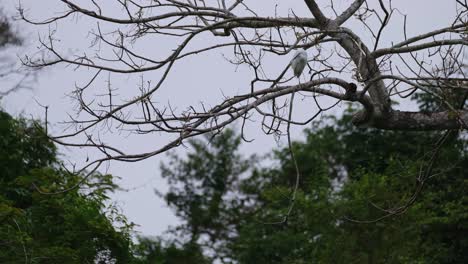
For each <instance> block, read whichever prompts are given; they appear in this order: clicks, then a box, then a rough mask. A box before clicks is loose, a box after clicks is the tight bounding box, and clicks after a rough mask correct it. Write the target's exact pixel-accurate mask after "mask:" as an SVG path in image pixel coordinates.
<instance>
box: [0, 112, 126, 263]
mask: <svg viewBox="0 0 468 264" xmlns="http://www.w3.org/2000/svg"><path fill="white" fill-rule="evenodd" d="M0 149H1V150H2V151H1V152H0V171H1V175H0V176H1V177H0V223H1V224H0V262H1V263H95V262H96V261H100V263H112V262H117V263H129V262H130V261H131V259H132V255H131V251H130V246H131V240H130V236H129V232H130V229H131V225H130V224H128V223H127V222H126V220H125V218H124V217H122V216H121V215H120V213H119V212H118V211H116V210H117V209H116V208H115V207H113V206H112V205H110V206H108V205H106V204H107V203H108V201H107V200H108V197H107V193H108V192H109V191H112V190H114V189H115V188H116V185H115V184H114V183H113V182H112V176H110V175H100V174H93V175H92V176H91V178H90V179H89V180H87V181H85V183H84V185H83V186H82V188H83V189H84V190H83V191H79V190H77V189H74V190H71V191H68V192H65V193H63V194H55V195H50V194H49V195H47V194H41V193H39V192H38V190H37V189H39V190H41V191H42V192H56V191H59V190H61V189H62V188H64V187H66V186H71V185H73V184H74V183H76V182H77V181H79V180H81V177H82V176H80V175H71V174H70V173H68V172H66V171H64V170H61V169H59V166H58V164H57V162H58V161H57V158H56V156H57V153H56V149H55V147H54V145H53V144H52V143H51V142H50V141H49V140H48V139H47V138H46V137H45V136H44V133H43V131H42V128H41V127H40V126H39V125H38V124H37V123H35V122H31V121H26V120H24V119H14V118H12V117H11V116H9V115H8V114H7V113H4V112H0ZM36 188H37V189H36ZM116 219H117V220H119V219H120V225H121V226H122V228H121V229H120V230H116V228H115V227H114V226H113V221H114V223H115V220H116ZM117 223H118V222H117Z"/></svg>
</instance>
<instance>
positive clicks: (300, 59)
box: [290, 49, 307, 78]
mask: <svg viewBox="0 0 468 264" xmlns="http://www.w3.org/2000/svg"><path fill="white" fill-rule="evenodd" d="M306 64H307V52H306V51H305V50H304V49H298V50H297V51H296V54H294V57H293V58H292V60H291V63H290V65H291V68H292V69H293V71H294V75H295V76H296V77H297V78H299V76H300V75H301V73H302V71H303V70H304V68H305V66H306Z"/></svg>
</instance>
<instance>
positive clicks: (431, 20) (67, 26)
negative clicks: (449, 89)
mask: <svg viewBox="0 0 468 264" xmlns="http://www.w3.org/2000/svg"><path fill="white" fill-rule="evenodd" d="M0 1H1V3H2V6H3V7H4V9H5V10H6V11H7V12H8V13H9V14H14V12H15V6H17V5H18V1H17V0H0ZM107 1H109V0H107ZM76 2H77V3H79V2H87V1H76ZM100 2H101V3H104V5H105V2H106V1H100ZM249 2H250V5H251V6H252V8H253V9H254V10H256V11H258V12H259V13H260V14H267V15H268V14H269V15H272V14H273V12H274V6H275V4H276V3H278V6H279V9H278V13H281V12H283V14H284V15H287V11H288V9H292V10H294V12H295V13H296V14H297V15H303V16H308V15H309V13H308V10H307V9H306V8H305V5H304V4H303V1H301V0H294V1H279V0H278V1H266V0H262V1H258V0H252V1H247V3H249ZM318 2H319V3H320V4H324V5H326V3H329V1H318ZM349 2H351V1H345V0H342V1H334V3H336V5H337V6H339V5H340V3H345V4H346V3H349ZM368 2H369V3H370V4H376V3H378V1H377V0H371V1H368ZM21 4H22V5H23V7H24V8H26V9H27V14H28V15H29V16H30V17H31V18H36V19H39V18H44V17H47V16H50V15H53V14H54V12H56V11H60V10H63V7H62V6H61V4H60V3H59V1H57V0H40V1H38V0H22V1H21ZM393 7H395V8H398V10H399V12H400V13H402V14H406V15H407V19H408V21H407V22H408V28H407V29H408V35H409V36H412V35H415V34H418V33H422V32H426V31H430V30H433V29H437V28H441V27H444V26H447V25H448V23H450V22H451V20H452V19H453V15H454V14H455V0H412V1H405V0H394V1H393ZM113 12H115V13H116V14H118V12H120V10H118V9H116V10H113ZM402 21H403V19H402V16H398V15H395V17H394V18H393V20H392V23H391V24H390V26H389V27H388V28H386V29H385V32H384V38H383V39H382V42H381V45H380V46H381V47H383V46H385V45H389V44H390V43H391V42H392V41H399V40H400V41H401V40H402V38H403V32H402ZM92 25H93V24H92V22H90V21H89V20H78V19H68V20H67V22H66V23H64V22H59V23H58V24H57V25H56V28H55V27H52V28H49V27H48V26H43V27H33V26H31V25H28V24H25V23H23V22H18V25H17V26H18V29H19V31H20V32H21V34H22V35H23V36H24V37H25V38H26V40H27V45H26V46H25V47H24V48H21V49H20V50H18V51H17V52H18V54H19V55H20V56H21V55H23V54H31V53H34V52H35V50H36V47H37V43H35V42H36V41H37V38H38V36H40V35H44V34H47V32H48V31H49V30H51V29H57V37H58V38H60V39H62V40H63V41H62V45H69V46H65V47H63V48H64V49H65V50H68V52H69V54H73V52H74V51H76V50H79V49H83V48H85V47H87V45H88V44H89V39H87V37H88V34H87V32H88V30H89V28H90V27H91V26H92ZM346 26H348V27H351V28H352V29H353V30H356V31H357V32H361V33H362V26H361V25H359V24H357V23H349V24H346ZM197 45H203V43H202V42H198V43H197ZM168 48H171V46H170V43H169V42H165V41H159V40H158V41H147V42H145V43H141V44H139V46H138V49H139V50H141V51H145V52H146V53H148V54H153V55H154V56H156V57H157V56H158V55H159V56H161V55H163V50H164V49H168ZM223 52H229V50H223ZM227 55H229V54H227ZM289 59H290V56H283V57H280V58H276V61H274V63H273V62H272V61H270V62H271V63H272V65H268V66H267V70H271V71H280V70H279V69H282V67H284V66H285V65H287V63H288V61H289ZM92 73H94V72H93V71H90V72H87V71H86V70H84V69H83V70H74V69H73V68H70V67H68V68H65V67H64V65H60V64H59V65H57V66H54V67H49V68H47V69H44V70H43V71H41V72H40V74H39V77H38V80H37V83H36V85H35V86H34V89H33V90H32V91H20V92H18V93H16V94H13V95H11V96H9V97H7V98H5V99H3V100H2V102H1V104H2V106H3V107H4V108H5V109H6V110H7V111H9V112H11V113H13V114H15V115H18V114H23V115H25V116H34V117H36V118H43V116H44V115H43V112H42V109H41V107H39V105H37V103H36V101H38V102H40V103H41V104H43V105H49V107H50V108H49V109H50V112H49V122H50V123H51V124H52V131H53V132H55V133H59V132H60V131H61V129H63V126H60V125H59V124H58V123H59V122H61V121H65V120H67V113H73V103H72V101H71V99H69V98H68V97H67V96H66V94H67V93H69V92H70V91H72V90H73V88H74V85H75V83H80V84H82V83H84V82H85V81H86V80H87V79H86V78H88V77H89V76H90V74H92ZM250 78H251V73H250V72H249V71H248V70H247V69H246V68H242V67H241V68H238V69H237V70H236V68H235V67H234V66H233V65H231V64H229V63H228V62H227V61H226V60H224V59H223V56H222V53H221V51H215V52H210V53H208V54H207V55H204V56H195V57H191V58H190V59H188V60H185V61H184V63H178V64H177V65H176V68H175V69H174V71H173V72H172V73H171V75H170V76H169V78H168V80H167V82H166V85H165V86H164V88H163V90H162V91H161V93H160V94H159V95H158V101H160V102H162V103H164V102H171V104H172V105H174V106H178V107H180V108H186V107H187V106H189V105H191V104H198V103H199V102H206V103H208V104H214V103H216V102H219V101H220V100H221V98H222V95H223V94H227V95H236V94H238V93H240V92H241V91H245V90H246V89H247V90H248V89H249V86H248V85H249V82H250ZM137 79H138V75H133V76H131V77H128V76H122V75H113V83H112V85H113V87H118V88H120V90H119V93H120V94H121V95H122V97H126V98H131V97H132V96H134V95H135V92H136V91H138V90H137V87H136V83H137ZM405 106H407V105H405V103H404V102H403V104H402V107H405ZM408 107H411V106H409V105H408ZM308 111H310V110H309V109H308V106H307V105H304V104H302V105H300V106H299V107H296V108H295V113H296V114H297V115H299V116H301V115H304V116H305V114H306V113H308ZM340 111H341V109H340V108H336V109H334V110H333V111H332V112H329V113H332V114H339V113H340ZM302 129H303V128H302V127H296V128H294V130H293V136H294V138H297V139H300V138H301V131H302ZM102 136H105V137H107V138H108V139H109V141H110V142H112V143H113V144H116V145H119V146H123V147H125V148H127V149H130V150H133V151H134V152H138V151H141V150H146V149H148V148H151V147H154V146H155V145H157V146H160V145H162V144H164V143H165V142H167V140H168V137H167V136H165V135H161V134H156V135H147V136H134V135H122V134H117V133H114V134H112V133H106V134H104V135H102ZM247 136H248V137H249V138H255V141H254V142H252V143H250V144H247V143H246V144H244V147H243V149H242V150H243V151H244V152H245V153H246V155H248V154H251V153H265V152H268V151H269V150H271V149H272V148H274V147H276V146H277V143H276V142H275V140H274V138H273V137H271V136H265V135H263V133H262V132H261V130H260V124H259V122H258V123H251V124H249V126H248V128H247ZM60 150H61V152H62V153H63V156H62V158H63V159H65V160H71V161H73V162H78V163H83V162H84V161H85V160H86V157H87V156H88V155H90V156H92V155H93V154H94V153H93V152H87V151H86V150H80V149H67V148H61V149H60ZM177 151H179V152H180V153H183V151H184V150H183V147H181V149H179V150H177ZM163 160H164V155H162V156H157V157H154V158H151V159H147V160H145V161H142V162H138V163H120V162H112V163H111V164H109V166H108V167H107V172H109V173H112V174H114V175H117V176H120V177H121V178H122V179H121V180H119V181H118V184H120V185H121V186H122V187H123V188H125V189H128V190H129V191H128V192H118V193H116V194H115V195H113V196H112V199H113V201H114V202H116V203H117V204H119V205H120V206H121V208H122V209H123V212H124V214H125V215H126V216H127V217H128V218H129V219H130V221H132V222H134V223H136V224H138V225H139V226H138V227H137V230H138V231H140V232H142V233H143V234H145V235H159V234H161V233H162V232H163V231H164V230H166V228H167V226H169V225H174V224H176V223H177V222H178V220H177V218H176V217H175V216H174V215H173V214H172V212H171V211H170V210H169V209H168V208H167V207H166V206H165V205H164V203H163V202H162V201H161V200H159V199H158V198H157V197H156V195H154V191H153V190H154V189H155V188H156V189H158V190H160V191H164V190H165V188H166V184H165V181H164V180H163V179H161V177H160V173H159V164H160V162H161V161H163ZM105 170H106V167H103V168H102V169H101V171H105Z"/></svg>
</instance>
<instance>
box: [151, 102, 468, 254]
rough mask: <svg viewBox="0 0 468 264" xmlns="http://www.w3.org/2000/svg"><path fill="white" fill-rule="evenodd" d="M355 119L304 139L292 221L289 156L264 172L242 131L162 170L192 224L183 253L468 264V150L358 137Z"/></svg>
mask: <svg viewBox="0 0 468 264" xmlns="http://www.w3.org/2000/svg"><path fill="white" fill-rule="evenodd" d="M351 112H352V110H350V111H348V112H347V113H346V114H345V115H344V116H343V117H342V118H341V119H339V120H336V119H334V118H331V117H330V118H329V119H328V120H326V121H324V122H323V123H315V124H314V125H313V128H312V129H307V130H306V131H305V134H306V139H305V141H304V142H294V144H293V150H294V153H295V156H296V159H297V162H298V165H299V170H300V182H299V188H298V190H297V192H296V195H295V201H294V207H293V209H292V211H291V213H289V214H288V211H289V210H290V208H291V203H292V201H291V198H292V197H293V192H294V191H293V190H294V185H295V181H296V177H297V175H296V170H295V166H294V163H293V162H292V160H291V155H290V151H289V149H288V148H284V149H279V150H277V151H275V152H274V154H273V155H272V160H273V165H271V166H267V167H263V168H262V167H252V165H254V164H255V160H256V159H255V158H253V157H251V158H248V159H245V158H243V157H242V156H241V155H240V154H239V152H238V148H239V144H240V138H239V137H237V136H235V135H234V134H233V132H232V131H225V132H224V133H222V134H220V135H218V136H217V137H214V138H212V139H208V138H207V139H206V140H205V141H201V140H193V141H191V143H190V144H191V149H192V152H190V153H189V154H188V155H187V157H185V158H181V157H178V156H173V157H172V161H171V162H170V163H169V164H168V165H164V166H163V176H164V177H166V178H167V179H168V182H169V184H170V186H171V188H170V191H169V193H167V194H166V195H165V196H164V197H165V199H166V201H167V204H168V205H169V206H170V207H172V208H173V209H174V211H175V213H176V214H177V215H178V216H179V217H181V219H183V220H184V222H183V224H182V225H181V226H179V227H177V228H175V229H174V230H172V231H173V233H174V234H175V237H176V240H177V241H178V242H179V244H181V245H183V246H181V247H180V250H181V251H187V250H193V249H198V250H200V252H205V258H206V259H207V260H206V261H208V262H210V261H212V260H213V259H218V260H222V261H223V262H226V263H230V262H231V261H233V262H237V263H467V262H468V253H467V252H466V248H468V238H467V236H466V234H467V233H468V210H467V206H468V199H467V198H466V196H465V191H466V189H467V188H466V187H467V186H468V181H467V180H468V177H467V174H466V171H467V170H468V155H467V154H468V152H467V150H468V149H467V141H466V140H465V139H464V138H463V137H461V136H460V135H459V134H458V133H457V132H455V131H452V132H443V133H427V132H395V131H382V130H373V129H357V128H355V127H354V126H352V125H349V124H350V122H348V121H349V120H347V119H349V118H351V115H350V113H351ZM172 243H173V242H172ZM190 256H197V257H198V255H197V254H192V255H190V254H188V253H187V259H185V263H201V262H200V261H199V260H195V259H190ZM156 263H158V262H156ZM162 263H165V262H162ZM168 263H172V262H168ZM180 263H184V262H180Z"/></svg>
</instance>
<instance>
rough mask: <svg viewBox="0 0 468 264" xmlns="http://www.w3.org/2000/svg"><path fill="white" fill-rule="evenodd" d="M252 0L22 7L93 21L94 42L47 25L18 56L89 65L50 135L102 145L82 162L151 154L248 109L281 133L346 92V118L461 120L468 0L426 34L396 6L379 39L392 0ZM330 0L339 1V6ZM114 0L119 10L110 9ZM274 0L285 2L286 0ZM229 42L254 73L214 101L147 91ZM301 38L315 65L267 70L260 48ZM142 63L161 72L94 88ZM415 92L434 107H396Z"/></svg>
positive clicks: (390, 124) (401, 123) (412, 126)
mask: <svg viewBox="0 0 468 264" xmlns="http://www.w3.org/2000/svg"><path fill="white" fill-rule="evenodd" d="M256 2H260V1H248V0H245V1H244V0H154V1H149V0H114V1H110V0H106V1H98V0H89V1H70V0H57V3H58V4H63V8H64V12H63V13H62V14H60V15H57V16H53V17H49V18H48V19H46V20H43V21H36V20H34V19H31V18H30V17H29V15H28V14H26V12H25V11H24V10H23V9H22V8H21V7H20V8H19V12H20V14H21V17H22V18H23V19H24V20H25V21H27V22H29V23H31V24H35V25H44V24H50V25H53V24H59V23H60V22H61V21H63V20H66V19H72V18H73V19H88V20H93V21H95V25H96V26H95V27H94V28H90V29H89V32H90V35H89V36H91V37H90V42H91V44H92V46H93V47H95V49H94V51H93V52H94V53H93V54H90V51H84V52H83V54H73V55H74V56H68V55H67V54H66V52H65V50H63V49H62V48H61V46H59V45H56V44H57V40H56V38H55V35H54V34H53V33H54V31H53V30H51V33H50V34H49V36H47V37H46V38H42V39H40V44H41V47H42V49H43V51H44V52H43V53H40V56H29V57H25V58H24V60H23V62H24V64H26V65H28V66H30V67H44V66H51V65H57V64H63V65H71V66H74V67H76V68H78V69H82V70H83V71H91V72H93V77H92V78H91V79H90V80H89V81H88V82H86V84H85V85H82V86H77V87H76V89H75V92H74V98H75V99H76V100H77V102H78V105H79V109H78V111H79V112H80V115H79V118H76V119H73V120H72V122H71V123H72V124H74V126H73V127H72V131H70V132H67V134H63V135H59V136H52V138H53V139H54V140H55V141H56V142H58V143H61V144H64V145H69V146H79V147H93V148H96V149H98V150H99V151H100V152H102V154H103V157H102V158H100V159H97V160H94V161H92V162H90V163H89V164H88V165H87V166H86V167H85V168H84V169H92V168H97V167H98V166H99V165H101V164H102V163H103V162H105V161H109V160H119V161H139V160H143V159H147V158H149V157H152V156H155V155H157V154H160V153H163V152H165V151H167V150H169V149H171V148H174V147H176V146H178V145H180V144H181V143H182V142H183V141H184V140H185V139H187V138H190V137H194V136H197V135H201V134H205V133H207V132H216V131H220V130H222V129H223V128H224V127H226V126H228V125H229V124H231V123H233V122H234V121H237V120H238V121H240V122H241V124H242V126H241V128H242V132H243V130H244V125H245V122H246V121H247V120H249V119H250V118H252V116H253V115H256V116H261V117H262V118H261V119H262V124H261V125H262V130H263V131H264V132H265V133H267V134H284V132H288V131H289V127H290V126H291V125H306V124H308V123H310V122H311V121H312V120H314V119H315V118H318V117H319V116H320V115H319V114H320V113H322V112H324V111H327V110H329V109H331V108H332V107H334V106H337V105H338V103H339V102H343V101H346V102H353V103H355V104H359V105H361V106H362V110H361V111H360V112H359V113H358V114H356V116H355V118H354V120H353V122H354V124H355V125H358V126H367V127H374V128H379V129H391V130H458V129H466V128H467V127H468V126H467V124H468V110H465V109H463V107H464V105H465V99H466V91H467V90H466V89H468V86H467V77H466V75H465V73H464V71H463V68H464V65H466V62H465V60H466V59H465V57H464V55H465V54H464V52H465V48H466V46H467V44H468V39H467V32H468V15H467V14H468V4H467V1H466V0H464V1H463V0H456V3H457V12H456V15H455V16H454V17H453V22H452V23H450V24H447V25H446V26H445V27H443V28H440V29H437V30H433V31H431V32H427V33H424V34H420V35H416V36H408V34H407V33H406V17H404V16H403V17H404V18H405V23H404V25H403V28H402V32H403V34H402V37H401V39H400V40H395V41H394V43H393V44H391V45H389V46H385V47H382V45H381V44H380V43H381V42H382V39H383V38H384V37H385V34H386V33H385V32H386V31H385V29H386V28H387V27H388V26H389V25H390V24H391V23H392V21H393V20H392V19H393V18H394V17H396V16H400V18H401V17H402V15H401V13H400V12H399V10H398V7H395V6H393V5H392V1H391V0H374V1H365V0H354V1H333V0H330V1H325V0H323V1H314V0H303V1H302V2H303V4H304V8H307V9H308V12H307V13H308V14H309V15H307V16H306V17H300V16H297V15H296V13H297V12H295V11H294V10H292V9H289V11H288V12H286V13H284V14H277V13H276V12H275V13H274V14H271V16H261V15H259V13H262V11H263V10H262V7H263V6H265V5H273V4H272V3H271V2H269V1H261V3H256ZM334 2H335V3H334ZM336 2H340V3H341V4H347V6H345V7H344V8H338V6H337V5H336ZM116 5H117V6H118V7H119V8H120V9H119V10H121V13H120V14H115V12H111V11H109V10H110V9H113V8H114V7H115V6H116ZM280 5H288V1H283V2H282V3H281V4H280ZM272 8H273V7H272ZM113 10H115V9H113ZM275 10H276V9H275ZM421 19H427V18H421ZM345 22H348V23H356V22H359V24H360V25H362V27H363V28H365V29H366V30H367V31H368V32H367V33H366V34H367V35H371V36H372V38H371V39H369V38H365V37H364V35H363V34H362V32H363V30H353V29H351V28H349V27H345V26H344V24H345ZM104 28H106V29H105V30H104ZM359 34H361V35H363V36H360V35H359ZM149 37H151V39H152V41H153V43H154V41H158V40H161V41H162V40H164V39H167V38H169V39H171V41H177V43H178V44H177V45H176V46H175V47H174V48H173V49H172V50H170V51H168V52H167V53H166V54H151V55H148V54H147V53H145V52H144V51H142V50H140V49H139V48H138V44H139V43H142V42H144V41H147V39H148V38H149ZM200 38H203V40H204V43H206V46H204V47H201V48H200V47H198V46H197V45H195V44H194V42H196V41H197V40H200ZM227 48H229V49H230V50H232V54H231V56H230V57H229V58H228V59H229V60H230V62H232V63H233V64H235V65H247V66H248V67H249V68H250V69H251V71H252V73H253V76H254V78H253V79H252V80H251V82H249V83H245V87H246V88H247V89H246V91H247V92H246V93H244V94H238V95H235V96H231V97H224V98H223V99H222V100H220V101H219V103H217V104H216V105H215V106H214V107H206V106H205V105H203V104H202V105H201V106H199V107H197V106H190V107H188V108H187V110H183V111H178V110H174V109H173V108H172V107H171V106H170V105H163V106H162V105H161V104H159V103H156V102H155V98H156V97H157V95H158V93H159V91H160V89H161V87H163V86H165V83H166V79H167V77H168V75H170V74H171V73H173V71H174V70H175V69H176V68H177V65H179V62H180V61H184V60H187V59H189V58H192V57H193V58H195V55H198V56H199V55H200V54H203V53H205V52H209V51H213V50H217V49H220V50H226V49H227ZM298 48H304V49H305V50H306V51H307V53H308V54H309V65H311V66H309V73H308V74H306V76H307V80H306V81H301V82H300V83H299V84H297V81H295V80H294V79H293V75H292V71H288V65H283V66H282V67H283V68H282V69H283V70H282V71H281V70H278V71H277V72H276V73H275V74H271V73H266V71H265V70H264V67H265V65H264V63H263V62H264V60H266V59H268V58H270V59H271V58H275V57H280V56H282V55H287V54H290V53H291V51H295V50H296V49H298ZM292 53H294V52H292ZM292 53H291V54H292ZM161 55H163V58H160V57H161ZM289 57H290V56H289ZM197 58H199V57H197ZM176 62H177V63H176ZM207 67H208V66H207ZM146 72H150V73H151V74H152V76H153V77H154V76H159V77H158V80H157V82H156V83H151V82H145V81H144V79H143V77H142V80H141V82H139V83H135V84H134V86H135V87H138V88H139V91H140V93H139V94H136V95H134V97H132V98H131V99H128V100H123V99H122V98H119V97H118V95H117V94H116V92H115V90H113V89H112V88H111V86H110V84H109V83H110V78H109V80H106V81H107V82H108V83H107V84H106V85H108V87H109V88H108V89H107V95H106V97H105V101H103V100H101V99H102V98H103V97H99V98H97V97H96V95H97V92H96V90H95V89H97V88H96V87H99V85H101V86H102V84H103V83H102V82H101V81H102V76H108V75H107V74H108V73H119V74H132V73H142V74H143V73H146ZM109 76H110V75H109ZM451 90H458V91H460V90H461V91H463V93H462V94H464V95H463V96H464V97H463V98H462V100H458V104H457V105H455V104H453V103H452V102H451V101H450V100H446V98H447V96H445V95H444V93H446V92H447V91H451ZM416 92H418V93H427V94H429V95H431V96H432V97H434V98H435V100H438V101H440V105H441V107H440V108H439V109H437V110H435V111H432V112H427V111H402V110H397V109H394V106H393V102H394V101H398V100H399V98H406V97H409V96H411V95H412V94H414V93H416ZM296 93H300V94H301V95H302V96H304V98H306V99H307V100H310V104H311V105H313V106H314V107H315V110H316V111H315V112H314V113H311V115H310V117H309V118H308V119H306V120H304V121H298V120H295V119H294V115H292V114H291V112H292V108H293V105H294V95H295V94H296ZM323 98H333V99H334V100H335V101H334V102H335V103H334V104H332V106H328V107H322V106H321V103H320V100H323ZM103 124H106V125H109V126H111V125H112V126H113V127H116V128H120V129H122V130H127V129H130V130H132V131H134V132H137V133H142V134H147V133H155V132H164V133H167V134H172V135H174V140H172V141H170V142H168V143H167V144H166V145H164V146H161V147H158V148H155V149H153V150H152V151H149V152H145V153H135V154H129V153H127V152H126V151H125V150H120V149H117V148H115V147H113V146H110V145H108V144H107V143H106V142H105V141H103V140H102V139H100V138H98V137H96V136H93V131H95V130H96V129H97V130H99V129H102V125H103ZM82 135H84V140H85V141H84V142H83V141H81V142H77V139H83V138H80V136H82Z"/></svg>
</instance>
